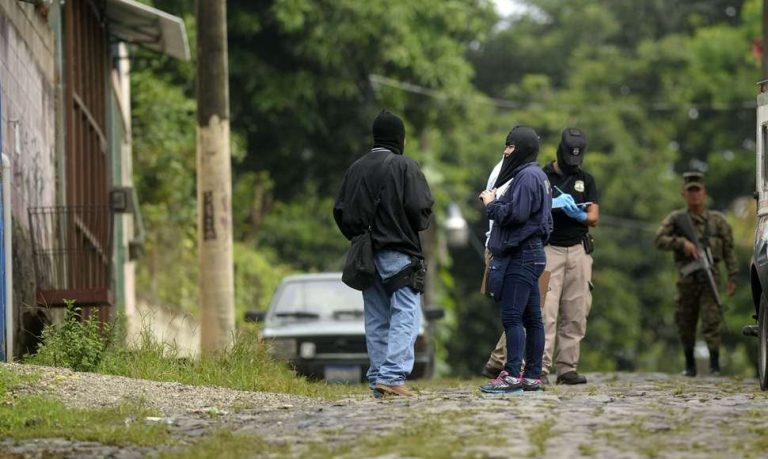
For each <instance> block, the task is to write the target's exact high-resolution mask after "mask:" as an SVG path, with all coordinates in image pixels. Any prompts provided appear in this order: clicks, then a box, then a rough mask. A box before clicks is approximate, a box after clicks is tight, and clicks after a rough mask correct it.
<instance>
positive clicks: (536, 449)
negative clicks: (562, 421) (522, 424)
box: [528, 418, 555, 457]
mask: <svg viewBox="0 0 768 459" xmlns="http://www.w3.org/2000/svg"><path fill="white" fill-rule="evenodd" d="M554 426H555V421H554V419H552V418H547V419H545V420H543V421H541V422H540V423H538V424H536V425H535V426H533V427H531V428H530V429H528V441H529V442H530V443H531V450H530V451H529V452H528V455H529V456H532V457H541V456H543V455H544V453H545V452H546V450H547V446H546V443H547V440H549V438H550V437H551V436H552V427H554Z"/></svg>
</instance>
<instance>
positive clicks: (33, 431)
mask: <svg viewBox="0 0 768 459" xmlns="http://www.w3.org/2000/svg"><path fill="white" fill-rule="evenodd" d="M153 414H156V413H154V412H152V411H150V410H147V409H145V408H142V407H140V406H137V405H133V404H123V405H120V406H117V407H114V408H106V409H100V410H79V409H72V408H67V407H66V406H64V404H63V403H61V402H59V401H57V400H52V399H49V398H45V397H41V396H18V397H13V396H10V397H6V399H5V400H4V401H3V403H2V404H0V438H8V437H10V438H14V439H16V440H24V439H31V438H52V437H56V438H66V439H68V440H81V441H95V442H99V443H102V444H106V445H116V446H123V445H145V446H149V445H157V444H163V443H166V442H167V441H168V440H169V438H170V437H169V435H168V431H167V430H166V428H165V427H164V426H158V425H147V424H145V423H144V421H143V419H144V418H145V417H147V416H151V415H153Z"/></svg>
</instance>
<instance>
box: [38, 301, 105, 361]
mask: <svg viewBox="0 0 768 459" xmlns="http://www.w3.org/2000/svg"><path fill="white" fill-rule="evenodd" d="M65 302H66V303H67V313H66V316H65V318H64V323H63V324H61V325H47V326H46V327H45V328H44V329H43V333H42V337H41V343H40V346H39V347H38V349H37V354H35V355H34V356H31V357H29V358H28V359H27V360H28V362H30V363H34V364H37V365H48V366H54V367H67V368H71V369H73V370H75V371H95V370H96V369H97V368H98V367H99V365H100V364H101V361H102V359H103V358H104V355H105V353H106V351H107V348H108V347H109V345H110V344H111V343H112V341H113V340H114V336H115V328H114V327H113V326H112V325H110V324H107V323H105V324H102V323H101V322H99V320H97V319H95V318H87V319H84V318H83V317H82V308H79V307H76V306H75V304H74V301H66V300H65Z"/></svg>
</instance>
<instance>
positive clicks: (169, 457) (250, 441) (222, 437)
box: [160, 430, 289, 459]
mask: <svg viewBox="0 0 768 459" xmlns="http://www.w3.org/2000/svg"><path fill="white" fill-rule="evenodd" d="M288 452H289V450H288V447H287V446H285V445H274V444H270V443H269V442H267V441H265V440H264V439H263V438H262V437H259V436H255V435H238V434H233V433H232V432H230V431H227V430H220V431H216V432H214V433H213V435H211V436H210V437H207V438H205V439H204V440H202V441H200V442H197V443H195V444H194V445H192V446H190V447H188V448H187V449H184V450H180V451H176V452H169V453H164V454H161V455H160V457H161V458H162V459H175V458H185V459H196V458H209V457H216V458H217V459H239V458H241V457H250V456H253V455H254V454H257V453H258V454H259V456H260V457H261V456H266V455H269V453H272V454H276V455H279V456H281V457H287V456H289V454H288Z"/></svg>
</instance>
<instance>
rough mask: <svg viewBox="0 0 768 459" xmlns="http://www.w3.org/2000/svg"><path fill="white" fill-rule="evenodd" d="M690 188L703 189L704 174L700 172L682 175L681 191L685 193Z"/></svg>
mask: <svg viewBox="0 0 768 459" xmlns="http://www.w3.org/2000/svg"><path fill="white" fill-rule="evenodd" d="M692 188H704V174H702V173H701V172H685V173H683V190H685V191H687V190H690V189H692Z"/></svg>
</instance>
